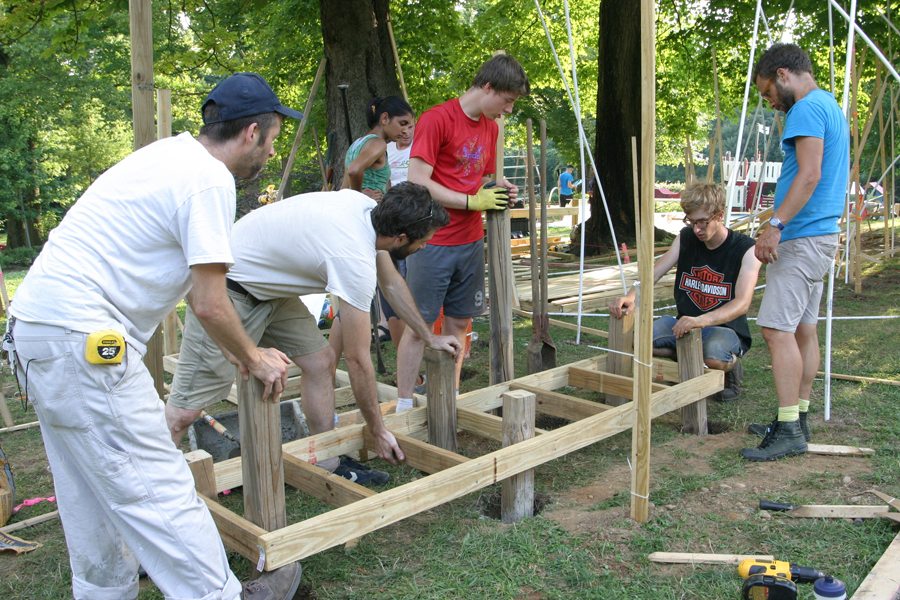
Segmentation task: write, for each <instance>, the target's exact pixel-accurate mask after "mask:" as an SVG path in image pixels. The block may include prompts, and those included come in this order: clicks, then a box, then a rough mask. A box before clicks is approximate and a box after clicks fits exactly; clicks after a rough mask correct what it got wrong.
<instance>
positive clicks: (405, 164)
mask: <svg viewBox="0 0 900 600" xmlns="http://www.w3.org/2000/svg"><path fill="white" fill-rule="evenodd" d="M415 127H416V126H415V124H413V125H412V126H410V128H409V129H408V130H406V131H404V132H403V135H401V136H400V139H398V140H397V141H396V142H388V145H387V155H388V166H390V167H391V185H392V186H395V185H399V184H401V183H403V182H404V181H406V180H407V179H408V174H409V151H410V150H411V149H412V140H413V131H415Z"/></svg>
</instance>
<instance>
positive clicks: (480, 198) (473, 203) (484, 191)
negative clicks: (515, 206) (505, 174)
mask: <svg viewBox="0 0 900 600" xmlns="http://www.w3.org/2000/svg"><path fill="white" fill-rule="evenodd" d="M507 206H509V192H508V191H506V188H505V187H499V186H498V185H497V184H496V183H494V182H488V183H486V184H484V185H483V186H482V188H481V189H480V190H478V193H477V194H473V195H471V196H466V210H503V209H504V208H506V207H507Z"/></svg>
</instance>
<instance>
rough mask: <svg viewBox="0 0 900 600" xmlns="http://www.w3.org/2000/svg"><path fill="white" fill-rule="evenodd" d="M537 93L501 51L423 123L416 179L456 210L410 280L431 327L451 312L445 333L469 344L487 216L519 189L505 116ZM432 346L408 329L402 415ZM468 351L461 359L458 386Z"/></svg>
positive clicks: (402, 354)
mask: <svg viewBox="0 0 900 600" xmlns="http://www.w3.org/2000/svg"><path fill="white" fill-rule="evenodd" d="M529 91H530V85H529V83H528V76H527V75H526V74H525V70H524V69H523V68H522V65H520V64H519V63H518V62H517V61H516V59H514V58H512V57H511V56H509V55H506V54H498V55H496V56H494V57H492V58H491V59H490V60H488V61H487V62H485V63H484V64H483V65H482V66H481V69H480V70H479V71H478V74H477V75H475V79H474V80H473V81H472V86H471V87H470V88H469V89H468V90H466V92H465V93H464V94H463V95H462V96H460V97H459V98H453V99H451V100H448V101H447V102H444V103H443V104H439V105H437V106H435V107H433V108H431V109H429V110H427V111H426V112H425V113H424V114H423V115H422V116H421V118H420V119H419V121H418V123H417V124H416V131H415V135H414V137H413V145H412V151H411V153H410V161H409V181H412V182H413V183H418V184H420V185H424V186H425V187H427V188H428V191H429V192H431V196H432V198H434V199H435V200H436V201H438V202H439V203H441V204H442V205H443V206H444V208H446V209H447V212H448V213H450V224H449V225H447V226H446V227H443V228H441V229H439V230H438V231H437V233H435V235H434V237H433V238H432V239H431V241H430V242H429V244H428V246H426V247H425V248H423V249H422V250H420V251H419V252H417V253H416V254H415V255H412V256H410V257H409V258H408V259H407V282H408V283H409V288H410V291H412V293H413V297H414V298H415V301H416V305H417V306H418V307H419V311H420V312H421V313H422V318H423V319H424V320H425V322H426V323H429V324H433V323H434V321H435V320H436V319H437V317H438V314H439V313H440V310H441V308H443V309H444V324H443V333H444V335H452V336H455V337H456V338H457V339H459V340H460V343H461V344H463V347H464V345H465V336H466V329H467V328H468V326H469V325H470V323H471V320H472V317H474V316H477V315H480V314H481V313H482V312H483V311H484V275H485V273H484V229H483V227H482V219H481V213H482V211H485V210H504V209H506V208H507V207H508V206H509V205H510V204H512V203H513V202H514V201H515V199H516V195H517V193H518V188H517V187H516V186H514V185H512V184H511V183H510V182H509V181H507V180H506V179H505V178H503V177H502V175H503V174H502V173H500V174H499V175H500V177H499V185H496V186H494V185H486V184H488V183H489V182H490V180H491V178H490V176H491V175H493V174H494V172H495V170H496V169H495V164H496V159H495V155H496V146H497V135H498V127H497V123H496V122H495V121H494V119H496V118H497V117H500V116H501V115H504V114H510V113H512V110H513V105H514V104H515V102H516V100H518V99H519V97H521V96H527V95H528V93H529ZM423 351H424V342H423V340H422V339H421V338H419V337H418V336H417V335H416V334H415V333H414V332H413V331H412V330H411V329H409V328H407V329H406V331H405V332H404V334H403V338H402V339H401V340H400V346H399V348H398V349H397V392H398V394H397V395H398V399H397V411H398V412H402V411H404V410H409V409H410V408H412V407H413V388H414V386H415V383H416V377H417V375H418V373H419V366H420V363H421V362H422V353H423ZM463 354H464V353H463V352H460V353H459V354H458V355H457V362H456V387H457V389H459V374H460V371H461V369H462V361H463Z"/></svg>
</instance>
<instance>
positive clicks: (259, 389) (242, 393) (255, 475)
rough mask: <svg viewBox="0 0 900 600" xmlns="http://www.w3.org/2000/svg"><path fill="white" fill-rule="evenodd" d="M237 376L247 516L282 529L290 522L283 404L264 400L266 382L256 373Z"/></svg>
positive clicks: (273, 528)
mask: <svg viewBox="0 0 900 600" xmlns="http://www.w3.org/2000/svg"><path fill="white" fill-rule="evenodd" d="M237 380H238V418H239V420H240V424H241V463H242V475H243V485H244V494H243V496H244V516H246V517H247V519H248V520H250V521H253V522H254V523H256V524H257V525H259V526H260V527H262V528H263V529H266V530H269V531H272V530H275V529H281V528H282V527H284V526H285V524H286V523H287V514H286V511H285V504H284V466H283V462H282V449H281V406H280V405H279V403H278V402H264V401H263V399H262V393H263V385H262V383H261V382H260V381H259V380H258V379H257V378H256V377H252V376H251V377H249V378H247V379H244V378H243V377H240V376H238V378H237Z"/></svg>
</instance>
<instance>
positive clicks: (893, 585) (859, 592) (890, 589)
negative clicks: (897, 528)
mask: <svg viewBox="0 0 900 600" xmlns="http://www.w3.org/2000/svg"><path fill="white" fill-rule="evenodd" d="M898 594H900V533H898V534H897V535H896V536H895V537H894V541H892V542H891V544H890V546H888V547H887V550H885V551H884V554H882V555H881V558H880V559H878V562H877V563H875V566H874V567H872V570H871V571H869V574H868V575H867V576H866V578H865V579H863V581H862V583H861V584H859V587H858V588H856V592H855V593H854V594H853V596H852V597H851V598H850V600H885V599H888V598H890V599H894V598H896V597H897V595H898Z"/></svg>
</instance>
